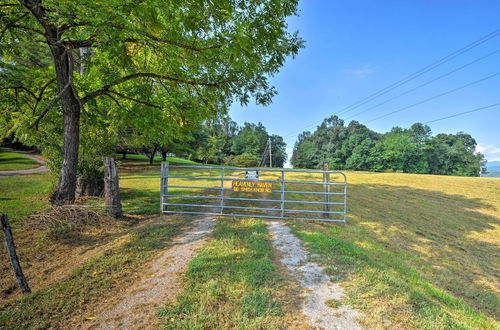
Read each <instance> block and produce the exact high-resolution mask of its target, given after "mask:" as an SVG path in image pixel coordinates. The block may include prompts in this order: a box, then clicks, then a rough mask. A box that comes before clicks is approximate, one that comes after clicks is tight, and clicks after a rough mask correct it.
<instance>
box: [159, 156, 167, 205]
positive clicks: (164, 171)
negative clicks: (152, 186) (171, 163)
mask: <svg viewBox="0 0 500 330" xmlns="http://www.w3.org/2000/svg"><path fill="white" fill-rule="evenodd" d="M166 194H168V161H167V162H161V179H160V213H163V211H164V204H165V202H166V200H167V197H166V196H165V195H166Z"/></svg>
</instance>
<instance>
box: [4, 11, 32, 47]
mask: <svg viewBox="0 0 500 330" xmlns="http://www.w3.org/2000/svg"><path fill="white" fill-rule="evenodd" d="M28 15H29V13H24V14H23V15H21V16H19V17H18V18H16V19H14V20H13V21H12V22H9V23H7V24H6V25H5V27H4V28H3V30H2V32H1V33H0V41H1V40H2V39H3V35H4V34H5V32H6V31H7V30H8V29H9V28H11V27H12V26H13V25H14V24H16V23H17V22H19V21H20V20H22V19H23V18H25V17H26V16H28Z"/></svg>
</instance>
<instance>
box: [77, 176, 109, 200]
mask: <svg viewBox="0 0 500 330" xmlns="http://www.w3.org/2000/svg"><path fill="white" fill-rule="evenodd" d="M102 174H103V173H102V172H101V174H100V175H99V174H95V175H83V176H79V177H78V179H77V180H76V196H77V197H80V196H101V194H102V191H103V186H104V180H103V175H102Z"/></svg>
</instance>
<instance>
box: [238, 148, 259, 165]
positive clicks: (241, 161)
mask: <svg viewBox="0 0 500 330" xmlns="http://www.w3.org/2000/svg"><path fill="white" fill-rule="evenodd" d="M234 163H235V165H236V166H239V167H254V166H257V165H259V158H257V156H254V155H252V154H249V153H247V152H245V153H243V154H241V155H238V156H236V157H235V158H234Z"/></svg>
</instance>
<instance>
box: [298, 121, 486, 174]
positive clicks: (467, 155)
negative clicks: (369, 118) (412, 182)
mask: <svg viewBox="0 0 500 330" xmlns="http://www.w3.org/2000/svg"><path fill="white" fill-rule="evenodd" d="M476 145H477V144H476V141H475V140H474V138H472V136H470V135H469V134H466V133H463V132H459V133H457V134H438V135H436V136H432V134H431V129H430V128H429V127H428V126H426V125H423V124H420V123H416V124H413V125H412V126H411V127H410V128H408V129H402V128H400V127H394V128H393V129H392V130H391V131H389V132H387V133H385V134H380V133H376V132H374V131H372V130H370V129H368V128H367V127H366V126H364V125H361V124H360V123H358V122H356V121H351V122H350V123H349V125H347V126H345V124H344V121H343V120H342V119H340V118H338V117H337V116H332V117H329V118H327V119H325V120H324V121H323V123H322V124H321V125H320V126H318V127H317V129H316V130H315V131H314V132H313V133H310V132H304V133H302V134H300V135H299V137H298V140H297V142H296V143H295V147H294V150H293V155H292V158H291V163H292V165H293V166H294V167H299V168H321V167H322V164H323V162H328V163H329V164H330V168H331V169H342V170H365V171H396V172H404V173H429V174H445V175H463V176H478V175H480V173H481V172H482V171H484V166H485V160H484V156H483V155H482V154H480V153H478V152H476Z"/></svg>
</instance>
